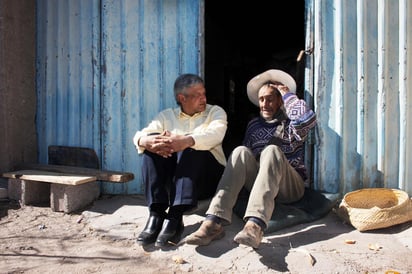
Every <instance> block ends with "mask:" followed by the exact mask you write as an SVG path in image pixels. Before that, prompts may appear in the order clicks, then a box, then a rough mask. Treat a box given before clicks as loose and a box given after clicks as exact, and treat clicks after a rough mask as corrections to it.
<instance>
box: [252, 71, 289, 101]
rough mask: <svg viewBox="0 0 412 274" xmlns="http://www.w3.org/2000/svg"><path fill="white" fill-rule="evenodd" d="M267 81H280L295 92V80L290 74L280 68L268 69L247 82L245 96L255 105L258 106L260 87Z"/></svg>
mask: <svg viewBox="0 0 412 274" xmlns="http://www.w3.org/2000/svg"><path fill="white" fill-rule="evenodd" d="M269 81H270V82H279V83H282V84H283V85H285V86H287V87H288V88H289V91H290V92H293V93H296V82H295V80H293V78H292V76H290V75H289V74H287V73H286V72H284V71H282V70H278V69H270V70H267V71H265V72H263V73H261V74H259V75H257V76H255V77H253V78H252V79H251V80H250V81H249V83H248V84H247V96H248V97H249V100H250V101H251V102H252V103H253V104H255V105H256V106H259V94H258V93H259V90H260V88H261V87H262V86H263V85H264V84H266V83H267V82H269Z"/></svg>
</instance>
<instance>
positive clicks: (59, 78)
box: [36, 0, 100, 163]
mask: <svg viewBox="0 0 412 274" xmlns="http://www.w3.org/2000/svg"><path fill="white" fill-rule="evenodd" d="M99 8H100V4H99V1H98V0H94V1H45V0H38V1H37V61H36V66H37V75H36V80H37V98H38V99H37V104H38V105H37V117H36V121H37V131H38V140H39V141H38V142H39V144H38V145H39V161H40V162H41V163H47V148H48V146H49V145H68V146H82V147H90V148H93V149H95V150H96V152H97V153H98V155H99V154H100V112H99V110H100V66H99V64H100V60H99V59H100V47H99V36H100V15H99Z"/></svg>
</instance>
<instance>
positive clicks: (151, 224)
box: [136, 216, 164, 245]
mask: <svg viewBox="0 0 412 274" xmlns="http://www.w3.org/2000/svg"><path fill="white" fill-rule="evenodd" d="M163 221H164V218H162V217H159V216H150V217H149V219H148V220H147V223H146V226H145V227H144V229H143V231H142V232H141V233H140V234H139V236H138V237H137V240H136V242H137V243H138V244H139V245H148V244H151V243H154V242H155V241H156V238H157V236H158V235H159V232H160V230H161V229H162V225H163Z"/></svg>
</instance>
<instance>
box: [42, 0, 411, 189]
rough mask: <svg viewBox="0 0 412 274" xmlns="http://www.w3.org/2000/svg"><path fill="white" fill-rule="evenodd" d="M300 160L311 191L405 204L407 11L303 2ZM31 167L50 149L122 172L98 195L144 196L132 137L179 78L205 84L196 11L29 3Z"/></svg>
mask: <svg viewBox="0 0 412 274" xmlns="http://www.w3.org/2000/svg"><path fill="white" fill-rule="evenodd" d="M305 5H306V22H307V25H306V29H307V34H306V35H307V38H306V39H307V41H306V46H307V51H308V52H312V54H311V55H309V56H308V57H307V63H306V64H307V67H306V71H305V89H306V94H305V98H306V99H307V101H308V102H309V103H311V104H312V103H313V105H314V108H315V111H316V112H317V115H318V120H319V125H318V127H317V129H316V131H315V134H314V136H313V138H311V140H310V142H312V143H313V144H314V149H313V151H312V150H311V149H307V152H308V155H310V156H311V157H310V158H311V159H309V160H308V161H307V162H308V163H310V164H311V166H312V167H313V168H312V170H311V174H312V176H313V178H314V184H315V187H316V188H317V189H321V190H325V191H329V192H340V193H342V194H343V193H346V192H348V191H351V190H355V189H359V188H362V187H390V188H401V189H404V190H406V191H407V192H408V193H409V194H412V169H410V168H409V167H410V166H411V163H412V141H411V138H410V137H409V136H411V135H412V120H411V117H412V107H411V105H412V102H411V98H412V77H409V76H410V75H412V71H411V70H412V58H411V56H412V54H411V52H412V3H411V2H410V1H408V0H398V1H384V0H379V1H368V0H345V1H344V0H316V1H315V0H306V2H305ZM37 20H38V27H37V30H38V32H37V38H38V44H37V56H38V60H37V93H38V113H37V125H38V134H39V136H38V137H39V138H38V139H39V153H40V154H39V161H40V162H43V163H44V162H47V147H48V145H51V144H57V145H72V146H86V147H91V148H94V149H95V150H96V152H97V153H98V155H99V158H100V160H101V164H102V168H104V169H113V170H124V171H130V172H133V173H134V174H135V177H136V179H135V180H134V181H133V182H130V183H127V184H117V185H116V184H110V183H104V184H103V185H102V190H103V192H104V193H112V194H117V193H125V194H126V193H127V194H134V193H142V192H143V186H142V184H141V175H140V165H141V163H140V157H139V156H138V155H137V153H136V150H135V148H134V147H133V144H132V137H133V135H134V133H135V131H136V130H138V129H139V128H142V127H143V126H145V125H146V124H147V123H148V122H149V121H150V120H151V119H152V118H153V116H154V115H155V114H156V113H157V112H158V111H159V110H161V109H163V108H166V107H173V106H175V100H174V98H173V92H172V86H173V82H174V80H175V78H176V77H177V75H179V74H180V73H184V72H193V73H200V74H202V73H203V67H202V66H203V62H204V60H203V36H202V34H203V0H198V1H193V0H192V1H191V0H164V1H162V0H150V1H149V0H146V1H144V0H112V1H108V0H91V1H82V0H70V1H69V0H61V1H53V0H38V1H37Z"/></svg>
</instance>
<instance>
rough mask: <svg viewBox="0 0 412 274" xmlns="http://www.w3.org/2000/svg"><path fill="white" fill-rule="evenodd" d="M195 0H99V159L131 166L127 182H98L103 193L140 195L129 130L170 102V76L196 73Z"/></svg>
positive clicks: (137, 158)
mask: <svg viewBox="0 0 412 274" xmlns="http://www.w3.org/2000/svg"><path fill="white" fill-rule="evenodd" d="M199 12H200V8H199V3H198V2H197V1H103V2H102V62H103V64H102V66H103V67H104V71H103V73H102V87H103V90H104V97H103V98H102V121H103V123H102V136H101V138H102V148H103V155H102V157H103V158H102V161H103V164H104V166H108V167H113V168H115V169H120V170H133V171H134V173H135V175H136V180H135V182H133V183H131V184H124V185H115V184H104V192H108V193H142V192H143V186H142V184H141V176H140V165H141V162H140V159H141V158H140V156H138V155H137V152H136V149H135V147H134V145H133V143H132V138H133V136H134V134H135V132H136V131H137V130H138V129H140V128H142V127H144V126H146V124H147V123H148V122H149V121H150V120H151V119H152V118H153V117H154V116H155V115H156V114H157V112H158V111H160V110H162V109H164V108H166V107H174V106H176V103H175V99H174V96H173V83H174V80H175V78H176V77H177V76H178V75H179V74H181V73H183V72H192V73H200V69H199V60H200V54H199V50H198V49H199V47H200V43H201V41H200V40H199V36H198V33H199V17H200V15H199Z"/></svg>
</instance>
